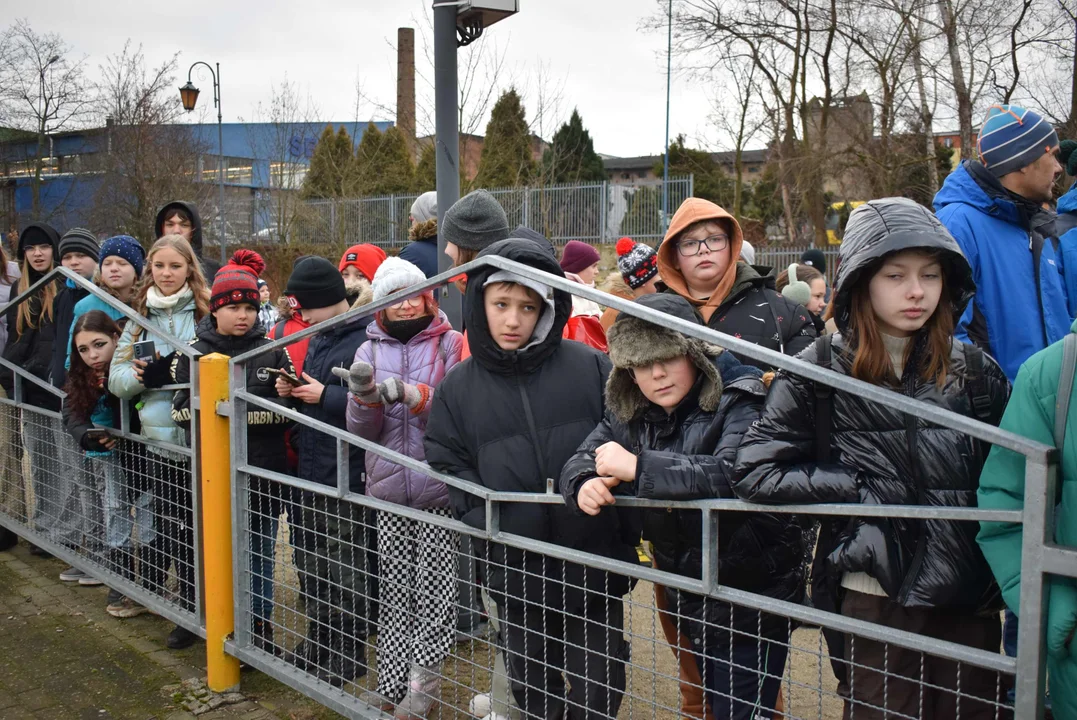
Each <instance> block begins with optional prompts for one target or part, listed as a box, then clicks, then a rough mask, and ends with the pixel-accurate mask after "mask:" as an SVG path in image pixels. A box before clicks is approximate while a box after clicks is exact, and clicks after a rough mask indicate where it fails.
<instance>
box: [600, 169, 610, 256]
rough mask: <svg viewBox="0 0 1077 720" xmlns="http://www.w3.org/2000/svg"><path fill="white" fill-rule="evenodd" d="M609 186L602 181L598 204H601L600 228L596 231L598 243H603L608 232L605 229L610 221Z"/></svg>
mask: <svg viewBox="0 0 1077 720" xmlns="http://www.w3.org/2000/svg"><path fill="white" fill-rule="evenodd" d="M609 186H610V184H609V182H607V181H606V180H603V181H602V187H601V189H600V191H599V192H600V193H601V199H600V202H601V203H602V205H601V206H600V207H599V214H600V216H601V217H602V222H601V227H599V229H598V241H599V242H600V243H601V242H605V241H606V238H607V237H608V236H609V232H608V230H609V228H607V227H606V226H607V225H608V224H609V220H610V213H609V197H610V193H609Z"/></svg>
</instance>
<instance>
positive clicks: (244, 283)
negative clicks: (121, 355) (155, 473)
mask: <svg viewBox="0 0 1077 720" xmlns="http://www.w3.org/2000/svg"><path fill="white" fill-rule="evenodd" d="M252 256H253V257H252ZM248 262H249V263H250V264H249V265H248V264H246V263H248ZM261 267H265V265H264V264H263V263H262V260H261V257H259V256H258V255H257V253H254V252H252V251H249V250H238V251H237V252H236V254H235V255H233V256H232V259H231V261H230V262H229V264H228V265H225V266H224V267H223V268H221V269H220V271H218V272H217V276H216V277H215V278H214V280H213V290H212V291H211V295H210V301H209V306H210V314H209V315H206V316H205V317H204V318H202V321H201V322H200V323H199V324H198V330H197V337H196V339H195V341H194V343H193V347H194V349H195V350H197V351H198V352H199V353H200V354H202V355H208V354H210V353H220V354H222V355H227V356H228V357H235V356H236V355H242V354H243V353H245V352H247V351H249V350H254V349H255V348H258V347H261V346H263V345H268V344H269V343H270V342H271V341H270V340H269V339H268V338H267V337H266V331H265V328H264V327H262V326H261V324H259V322H258V308H259V306H260V303H261V296H260V294H259V291H258V278H257V271H258V270H259V269H260V268H261ZM270 370H285V371H286V372H289V373H292V374H294V373H295V368H293V367H292V361H291V360H290V359H289V357H288V353H286V352H284V350H282V349H278V350H274V351H272V352H269V353H266V354H264V355H262V356H260V357H259V358H258V359H257V360H255V361H252V362H250V363H248V364H247V392H249V393H251V394H252V395H257V396H259V397H264V398H266V399H271V400H273V401H274V402H277V403H280V404H285V403H286V402H287V403H288V404H291V402H290V401H282V400H281V399H280V398H279V397H278V396H277V391H276V386H275V381H276V375H274V374H273V373H271V372H269V371H270ZM172 374H173V380H174V381H175V382H176V383H177V384H186V383H189V382H190V381H191V361H190V359H189V358H188V357H187V356H186V355H183V354H182V353H176V355H175V360H174V361H173V365H172ZM172 419H173V420H175V421H176V424H177V425H179V426H181V427H183V428H184V429H185V430H186V431H187V443H188V444H190V427H191V420H192V418H191V391H190V390H187V389H183V390H178V391H177V392H176V395H175V397H174V398H173V400H172ZM291 424H292V421H291V420H289V419H288V418H286V417H284V416H283V415H281V414H279V413H275V412H273V411H271V410H267V409H265V408H263V407H255V406H251V407H250V408H249V409H248V410H247V457H248V460H249V462H250V464H251V465H254V466H256V467H260V468H265V469H267V470H275V471H279V469H280V468H282V467H284V463H285V459H286V458H285V448H284V433H285V431H286V430H287V429H288V428H289V427H290V426H291ZM248 483H249V484H248V490H247V497H248V505H249V515H248V521H249V526H250V543H251V604H252V613H251V614H252V621H251V632H252V633H253V634H254V641H255V644H256V645H257V646H258V647H261V648H262V649H264V650H270V651H272V650H273V647H274V646H273V626H272V623H271V618H272V616H273V567H274V556H275V551H276V538H277V524H278V521H279V519H280V516H281V514H282V513H283V512H284V511H285V505H286V503H285V489H284V488H282V487H281V486H280V485H278V484H277V483H272V482H270V481H268V480H265V479H263V478H259V477H253V476H252V477H249V478H248Z"/></svg>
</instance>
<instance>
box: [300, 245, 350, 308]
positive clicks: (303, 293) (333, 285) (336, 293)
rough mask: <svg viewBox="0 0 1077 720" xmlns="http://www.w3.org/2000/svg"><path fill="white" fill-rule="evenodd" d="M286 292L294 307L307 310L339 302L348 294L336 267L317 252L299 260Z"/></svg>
mask: <svg viewBox="0 0 1077 720" xmlns="http://www.w3.org/2000/svg"><path fill="white" fill-rule="evenodd" d="M284 294H285V295H286V296H287V297H288V302H289V303H290V304H291V306H292V307H293V308H296V309H299V308H306V309H308V310H313V309H316V308H323V307H329V306H330V305H336V304H337V303H338V302H340V301H341V300H344V299H346V298H347V296H348V292H347V290H345V288H344V278H343V276H341V274H340V271H339V270H337V266H336V265H334V264H333V263H331V262H329V261H328V260H326V259H325V258H323V257H317V256H315V255H308V256H306V257H301V258H299V259H298V260H296V262H295V265H294V266H293V268H292V274H291V276H290V277H289V278H288V285H287V287H285V289H284Z"/></svg>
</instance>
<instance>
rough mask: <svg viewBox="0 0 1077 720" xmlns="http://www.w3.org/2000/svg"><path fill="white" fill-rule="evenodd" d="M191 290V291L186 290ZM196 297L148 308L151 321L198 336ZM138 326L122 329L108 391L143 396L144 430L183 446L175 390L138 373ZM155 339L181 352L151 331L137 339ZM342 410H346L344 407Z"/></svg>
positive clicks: (181, 335) (167, 351)
mask: <svg viewBox="0 0 1077 720" xmlns="http://www.w3.org/2000/svg"><path fill="white" fill-rule="evenodd" d="M187 292H190V291H187ZM194 313H195V299H194V295H191V296H190V297H189V298H187V299H186V300H184V301H183V304H182V305H180V306H178V307H176V308H174V309H173V310H171V311H167V310H158V309H156V308H152V307H149V308H146V317H147V319H148V320H149V321H150V323H151V324H153V325H156V326H157V327H159V328H161V329H162V330H164V331H166V332H168V333H169V334H171V335H172V336H173V337H175V338H177V339H178V340H181V341H185V342H191V341H192V340H194V339H195V326H196V322H195V318H194ZM136 327H138V325H136V324H135V323H132V322H129V323H127V325H126V326H125V327H124V329H123V335H121V336H120V341H119V343H117V344H116V352H115V354H113V356H112V367H111V369H110V370H109V374H108V391H109V392H110V393H112V394H113V395H115V396H116V397H118V398H120V399H122V400H130V399H131V398H133V397H135V396H136V395H141V396H142V398H141V400H140V402H139V403H138V405H137V406H136V407H137V408H138V416H139V419H140V420H141V422H142V434H143V435H145V436H146V437H148V438H150V439H152V440H160V441H162V442H167V443H172V444H173V445H178V446H180V447H184V446H186V445H187V438H186V436H185V434H184V432H183V428H181V427H180V426H179V425H177V424H176V422H175V421H174V420H173V419H172V396H173V395H175V391H173V390H159V389H156V388H150V389H147V388H146V387H144V386H143V385H142V383H141V382H139V380H138V378H137V377H136V376H135V366H134V350H133V348H132V345H133V343H134V338H133V335H134V329H135V328H136ZM143 340H152V341H153V343H154V346H155V347H156V349H157V352H159V353H160V354H161V357H162V358H165V357H167V356H169V355H174V353H176V352H178V351H177V350H176V349H175V348H174V347H172V346H171V345H169V344H168V343H167V342H166V341H165V339H164V338H162V337H161V336H159V335H155V334H154V333H152V332H148V331H147V332H141V333H139V337H138V341H139V342H141V341H143ZM342 412H343V411H342ZM150 450H151V451H152V452H154V453H157V454H158V455H164V456H166V457H174V455H175V454H174V453H172V452H170V451H168V450H164V449H163V448H158V447H155V446H152V445H151V446H150Z"/></svg>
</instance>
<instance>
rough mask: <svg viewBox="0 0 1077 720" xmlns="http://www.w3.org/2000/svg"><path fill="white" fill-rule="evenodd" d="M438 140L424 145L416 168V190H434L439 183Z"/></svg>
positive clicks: (422, 191) (421, 191)
mask: <svg viewBox="0 0 1077 720" xmlns="http://www.w3.org/2000/svg"><path fill="white" fill-rule="evenodd" d="M436 142H437V141H436V140H435V141H432V142H431V143H430V144H429V145H425V146H423V151H422V153H421V154H420V155H419V164H418V165H417V166H416V168H415V187H414V189H415V192H420V193H424V192H426V191H428V190H433V189H435V188H436V187H437V184H438V175H437V148H436Z"/></svg>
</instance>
